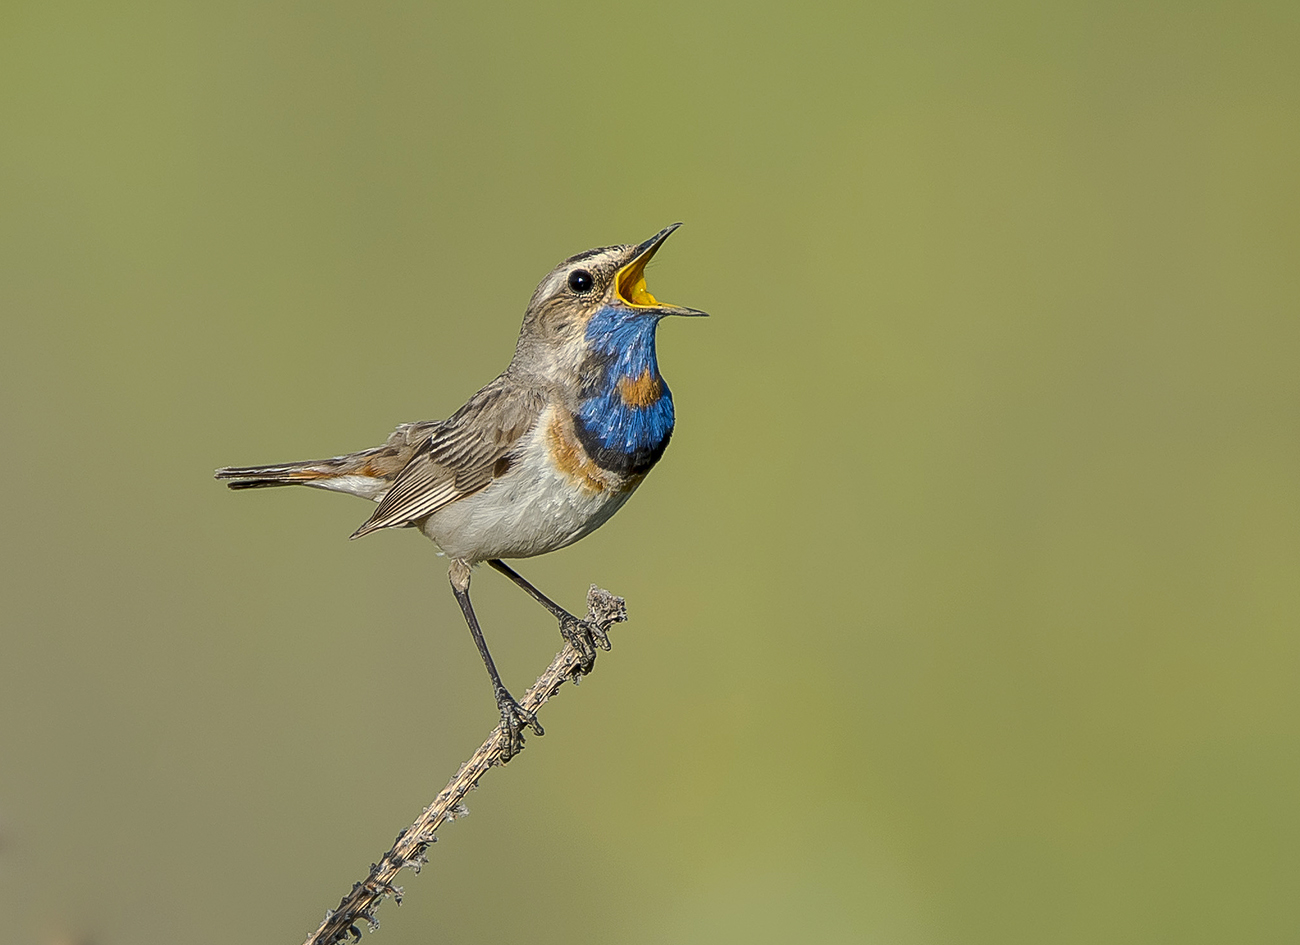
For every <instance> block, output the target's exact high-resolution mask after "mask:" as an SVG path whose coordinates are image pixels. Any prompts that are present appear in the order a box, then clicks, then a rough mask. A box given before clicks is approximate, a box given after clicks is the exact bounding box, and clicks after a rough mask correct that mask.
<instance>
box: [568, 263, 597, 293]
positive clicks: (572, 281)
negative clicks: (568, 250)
mask: <svg viewBox="0 0 1300 945" xmlns="http://www.w3.org/2000/svg"><path fill="white" fill-rule="evenodd" d="M594 284H595V280H594V279H592V278H591V273H589V272H588V271H587V270H585V269H575V270H573V272H571V273H569V288H570V289H572V290H573V291H574V292H577V293H578V294H579V295H585V294H586V293H588V292H590V291H591V287H592V286H593V285H594Z"/></svg>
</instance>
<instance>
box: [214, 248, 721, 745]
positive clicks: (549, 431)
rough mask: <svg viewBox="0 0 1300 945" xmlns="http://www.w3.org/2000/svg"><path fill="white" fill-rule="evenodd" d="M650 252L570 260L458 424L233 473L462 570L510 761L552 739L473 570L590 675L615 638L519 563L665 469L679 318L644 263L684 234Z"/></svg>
mask: <svg viewBox="0 0 1300 945" xmlns="http://www.w3.org/2000/svg"><path fill="white" fill-rule="evenodd" d="M679 226H681V224H680V223H674V224H672V225H671V226H667V227H665V228H664V229H662V230H660V231H659V232H658V233H656V234H655V235H654V236H652V237H651V238H650V239H648V240H646V241H644V242H642V243H637V244H619V245H615V246H603V247H598V248H596V249H591V250H588V251H586V252H583V253H578V254H577V255H574V256H570V257H569V258H568V259H566V260H564V261H563V262H562V263H560V264H559V265H558V266H556V267H555V268H554V269H552V270H551V272H550V273H549V274H548V275H547V276H546V278H544V279H543V280H542V281H541V282H540V283H539V284H538V286H537V290H536V291H535V292H534V293H533V296H532V299H531V300H530V301H529V303H528V307H527V308H526V309H525V311H524V318H523V325H522V326H521V328H520V330H519V338H518V341H517V342H516V344H515V352H514V356H513V357H512V358H511V360H510V363H509V365H508V366H507V367H506V369H505V370H504V371H503V372H502V373H501V374H500V375H498V376H497V377H496V378H495V379H493V380H492V381H490V382H489V383H488V384H486V385H485V386H484V387H483V388H482V389H480V390H479V391H478V392H477V393H476V394H474V395H473V396H472V397H470V398H469V400H468V401H466V402H465V404H464V406H462V407H461V408H460V409H459V410H457V411H456V412H455V413H453V414H452V415H451V416H449V417H448V418H447V419H445V420H425V421H417V422H414V423H403V424H401V425H399V426H398V427H397V429H396V430H394V431H393V433H392V434H391V435H390V436H389V437H388V439H387V441H386V442H385V443H384V444H383V445H382V446H377V447H373V448H371V449H364V450H361V451H359V452H356V453H347V454H344V455H341V456H334V457H332V458H329V459H321V460H307V461H303V462H291V463H279V464H274V465H268V466H227V467H223V468H221V469H218V470H217V471H216V473H215V476H216V478H217V479H219V480H225V481H227V484H228V485H229V487H230V488H231V489H256V488H263V487H268V486H290V485H303V486H311V487H314V488H317V489H327V490H330V491H333V492H344V493H348V494H350V495H355V496H361V497H363V498H366V499H370V500H371V501H373V502H375V503H377V506H376V508H375V510H374V511H373V512H372V513H371V515H370V517H369V518H368V519H366V521H365V522H363V523H362V524H361V526H360V527H359V528H357V530H356V531H355V532H353V533H352V536H351V537H352V538H354V539H355V538H361V537H363V536H365V535H369V534H370V533H372V532H376V531H379V530H381V529H386V528H401V527H413V528H418V529H419V530H420V531H421V532H422V533H423V534H424V535H425V536H426V537H428V538H429V539H431V540H432V541H433V543H434V544H435V545H436V546H437V547H438V549H439V550H440V551H441V552H442V553H443V554H444V555H446V557H447V558H448V559H449V567H448V578H449V580H450V583H451V589H452V592H453V593H454V595H455V597H456V601H457V603H458V604H459V605H460V609H461V612H462V613H463V615H464V617H465V622H466V624H467V625H468V626H469V631H470V634H471V636H472V637H473V639H474V643H475V645H476V646H477V648H478V651H479V656H480V657H481V658H482V661H483V665H484V666H485V667H486V669H487V673H488V677H489V679H490V681H491V685H492V695H493V698H494V699H495V700H496V705H497V709H498V711H499V712H500V715H501V729H502V731H503V733H504V734H505V743H504V749H503V756H502V757H503V761H509V760H510V758H512V757H513V756H514V755H515V754H517V753H518V752H519V751H520V750H522V748H523V745H524V731H525V729H527V730H531V731H532V732H533V733H535V734H537V735H542V734H543V729H542V726H541V724H540V723H539V722H538V721H537V718H536V715H535V714H534V713H531V712H528V711H527V710H525V709H524V708H523V707H522V706H521V705H520V704H519V703H518V702H517V701H516V700H515V698H514V696H512V695H511V694H510V691H509V690H508V689H507V688H506V686H505V684H504V683H503V682H502V680H501V674H500V673H499V672H498V671H497V667H496V664H495V663H494V662H493V659H492V654H491V653H490V652H489V650H488V647H487V643H486V641H485V639H484V636H483V631H482V628H481V626H480V624H479V621H478V618H477V617H476V616H475V613H474V607H473V604H472V603H471V601H470V595H469V589H470V576H471V571H472V569H473V568H474V567H475V566H476V565H479V564H481V563H484V562H486V563H487V564H488V565H489V566H490V567H492V568H493V569H495V570H496V571H498V572H500V573H501V574H502V575H504V576H505V577H507V578H509V579H510V580H511V581H512V582H513V583H514V584H516V585H517V586H518V587H520V588H521V589H522V590H523V591H525V592H526V593H527V594H528V595H529V596H530V597H532V598H533V600H535V601H537V603H539V604H540V605H541V606H542V607H543V608H545V609H546V610H547V611H548V612H549V613H550V614H551V615H552V617H554V618H555V619H556V620H558V622H559V627H560V633H561V634H562V636H563V637H564V639H565V640H567V641H568V642H569V643H570V644H572V645H573V646H574V647H575V649H577V650H578V652H579V654H580V657H581V662H580V664H579V672H583V673H585V672H589V671H590V669H591V667H592V665H593V663H594V661H595V656H596V648H597V647H600V648H602V649H609V640H608V638H607V636H606V635H605V632H604V630H603V628H601V627H600V626H599V625H597V624H595V623H594V622H591V621H587V620H583V619H580V618H578V617H576V616H574V615H573V614H571V613H569V612H568V611H567V610H565V609H564V608H563V607H561V606H560V605H559V604H557V603H556V602H555V601H553V600H552V599H551V598H550V597H548V596H546V595H545V594H543V593H542V592H541V591H540V590H538V589H537V588H536V587H534V586H533V585H532V584H530V583H529V582H528V581H527V580H526V579H525V578H524V577H523V576H522V575H521V574H519V573H518V572H517V571H516V570H515V569H514V568H512V567H511V566H510V565H508V564H506V559H518V558H531V557H534V556H536V555H541V554H546V553H548V552H552V551H557V550H559V549H561V548H564V547H566V546H568V545H571V544H573V543H574V542H576V541H578V540H580V539H582V538H584V537H586V536H587V535H590V534H591V533H592V532H593V531H595V530H596V529H597V528H599V527H600V526H601V525H603V524H605V522H607V521H608V520H609V519H610V517H611V516H612V515H613V514H614V513H615V512H617V511H618V510H619V509H620V508H622V506H623V505H624V503H626V502H627V500H628V499H629V498H630V497H631V495H632V493H633V492H635V491H636V489H637V487H638V486H640V485H641V483H642V481H644V479H645V477H646V475H647V474H648V473H649V472H650V470H651V469H652V468H654V466H655V464H656V463H658V462H659V459H660V457H662V456H663V453H664V450H665V449H666V448H667V446H668V441H669V440H670V439H671V437H672V434H673V429H674V425H675V421H676V416H675V414H674V408H673V397H672V393H671V391H670V390H669V389H668V384H667V383H666V382H665V381H664V378H663V375H662V374H661V373H660V371H659V360H658V356H657V353H656V350H655V337H656V331H657V329H658V326H659V322H660V321H661V320H662V319H664V318H666V317H668V316H670V315H684V316H703V315H706V314H707V313H706V312H702V311H700V310H698V309H694V308H686V307H684V306H680V305H671V304H668V303H665V302H660V301H659V300H658V299H656V298H655V297H654V296H653V295H651V294H650V292H649V291H648V289H647V288H646V279H645V269H646V264H647V263H649V262H650V260H651V259H652V258H653V257H654V255H655V253H656V252H658V250H659V248H660V247H661V246H662V245H663V244H664V241H665V240H667V239H668V237H669V236H670V235H672V233H673V232H674V231H675V230H676V229H677V228H678V227H679Z"/></svg>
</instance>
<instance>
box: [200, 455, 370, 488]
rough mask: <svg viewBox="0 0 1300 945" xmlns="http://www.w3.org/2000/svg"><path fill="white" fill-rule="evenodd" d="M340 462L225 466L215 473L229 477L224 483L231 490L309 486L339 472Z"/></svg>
mask: <svg viewBox="0 0 1300 945" xmlns="http://www.w3.org/2000/svg"><path fill="white" fill-rule="evenodd" d="M344 465H345V459H344V457H341V456H340V457H335V458H334V459H313V460H308V461H306V462H302V463H279V464H277V465H275V466H226V467H223V468H222V469H218V470H217V471H216V473H215V476H216V478H217V479H229V480H231V481H230V482H228V483H226V485H228V486H230V488H232V489H265V488H268V487H270V486H297V485H311V484H312V483H314V482H317V481H319V480H321V479H330V478H333V477H334V476H337V475H339V473H340V472H342V471H343V467H344Z"/></svg>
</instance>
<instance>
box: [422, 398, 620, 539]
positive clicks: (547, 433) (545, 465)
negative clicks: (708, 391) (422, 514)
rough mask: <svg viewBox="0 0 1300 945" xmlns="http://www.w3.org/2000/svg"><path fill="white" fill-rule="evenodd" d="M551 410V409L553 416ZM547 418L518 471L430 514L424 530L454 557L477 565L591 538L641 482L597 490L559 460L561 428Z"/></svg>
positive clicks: (589, 480) (533, 436)
mask: <svg viewBox="0 0 1300 945" xmlns="http://www.w3.org/2000/svg"><path fill="white" fill-rule="evenodd" d="M549 413H550V412H549V411H548V414H549ZM552 419H553V418H552V417H550V416H547V415H543V417H542V419H541V422H539V423H538V424H537V425H536V427H535V428H534V430H532V431H531V432H530V433H529V434H528V444H527V446H526V447H525V449H524V451H523V453H522V454H521V455H520V457H519V461H518V462H517V463H516V464H515V466H514V468H513V469H511V470H510V472H509V473H508V474H507V475H505V476H504V477H502V478H501V479H497V480H494V481H493V482H492V484H491V485H489V486H487V487H486V488H484V489H482V490H481V491H479V492H476V493H474V494H473V495H471V496H467V497H466V498H464V499H460V500H458V501H456V502H453V503H452V504H451V505H449V506H447V507H446V508H444V509H441V510H439V511H437V512H435V513H434V514H433V515H430V516H429V517H428V518H427V519H426V520H425V521H424V523H423V525H422V526H421V530H422V531H423V532H424V534H425V535H427V536H428V537H429V538H431V539H433V541H434V542H436V543H437V545H438V547H439V548H441V549H442V550H443V551H444V552H446V553H447V554H448V555H450V556H451V557H453V558H463V559H465V560H468V561H470V562H477V561H486V560H489V559H491V558H527V557H531V556H532V555H540V554H545V553H546V552H548V551H555V550H556V549H558V548H563V547H565V546H566V545H571V544H573V542H575V541H577V540H578V539H579V538H583V537H585V536H586V535H590V534H591V533H592V532H594V531H595V530H596V529H597V528H599V527H600V526H601V525H603V524H605V522H607V521H608V520H609V517H610V516H611V515H613V514H614V513H615V512H617V511H618V510H619V509H620V508H621V507H622V505H623V503H624V502H626V501H627V500H628V497H629V496H631V495H632V492H633V491H634V490H635V489H636V486H637V485H639V484H640V477H637V478H636V480H635V481H630V480H629V481H625V482H621V483H619V488H596V487H595V486H594V485H593V480H592V478H591V477H586V478H583V477H581V476H575V475H574V474H573V473H572V472H565V471H564V470H563V469H561V468H560V467H559V466H557V465H556V463H555V462H554V460H553V448H554V443H553V442H552V439H553V438H554V437H556V436H559V435H561V434H560V433H556V432H555V431H556V430H558V429H559V425H558V423H556V424H553V423H552V422H551V421H552Z"/></svg>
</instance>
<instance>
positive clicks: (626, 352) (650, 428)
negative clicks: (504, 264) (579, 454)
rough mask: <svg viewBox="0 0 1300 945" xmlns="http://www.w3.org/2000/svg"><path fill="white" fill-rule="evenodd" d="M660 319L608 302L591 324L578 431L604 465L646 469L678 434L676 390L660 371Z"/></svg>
mask: <svg viewBox="0 0 1300 945" xmlns="http://www.w3.org/2000/svg"><path fill="white" fill-rule="evenodd" d="M658 324H659V319H658V318H656V317H655V316H653V315H645V314H641V313H639V312H633V311H629V310H627V309H620V308H614V307H613V306H607V307H606V308H603V309H601V310H600V311H599V312H597V313H596V314H595V315H593V316H592V317H591V321H589V322H588V323H587V343H588V345H589V346H590V354H589V355H588V363H587V365H586V366H584V370H583V374H584V386H583V389H582V393H581V400H580V401H579V405H578V414H577V416H576V417H575V418H574V432H575V433H577V435H578V439H579V440H580V441H581V442H582V445H583V448H584V449H586V451H587V453H588V454H589V455H590V456H591V458H592V461H593V462H595V463H596V465H597V466H600V467H602V468H604V469H608V470H611V471H613V472H619V473H627V474H643V473H645V472H648V471H649V469H650V467H651V466H653V465H654V464H655V463H657V462H658V461H659V457H660V456H662V455H663V452H664V449H665V448H666V447H667V446H668V440H669V438H670V437H671V436H672V434H673V395H672V393H671V392H670V391H669V390H668V385H667V384H665V383H664V379H663V377H662V376H661V375H660V373H659V362H658V360H657V359H656V358H655V328H657V327H658Z"/></svg>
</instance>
